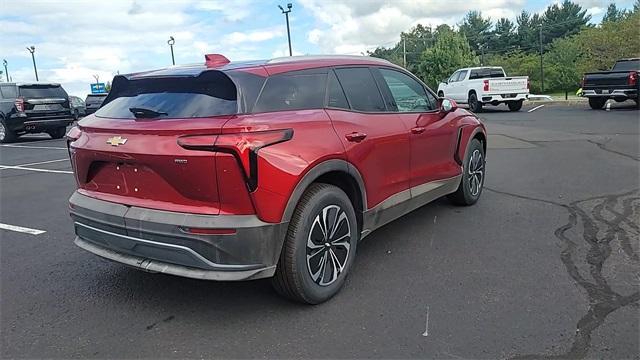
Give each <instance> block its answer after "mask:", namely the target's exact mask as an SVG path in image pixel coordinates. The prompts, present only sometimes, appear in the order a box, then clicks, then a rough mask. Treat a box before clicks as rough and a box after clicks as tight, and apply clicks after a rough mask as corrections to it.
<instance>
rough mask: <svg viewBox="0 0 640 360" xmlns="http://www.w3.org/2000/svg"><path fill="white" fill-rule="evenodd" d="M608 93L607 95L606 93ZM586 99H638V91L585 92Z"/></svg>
mask: <svg viewBox="0 0 640 360" xmlns="http://www.w3.org/2000/svg"><path fill="white" fill-rule="evenodd" d="M604 91H606V93H605V92H604ZM583 96H585V97H606V98H629V99H637V98H638V90H637V89H613V90H588V89H587V90H583Z"/></svg>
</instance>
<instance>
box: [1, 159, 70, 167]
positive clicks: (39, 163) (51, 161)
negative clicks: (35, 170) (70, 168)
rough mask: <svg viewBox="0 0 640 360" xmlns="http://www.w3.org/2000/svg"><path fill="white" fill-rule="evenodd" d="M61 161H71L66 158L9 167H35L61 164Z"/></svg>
mask: <svg viewBox="0 0 640 360" xmlns="http://www.w3.org/2000/svg"><path fill="white" fill-rule="evenodd" d="M60 161H69V159H68V158H64V159H57V160H47V161H39V162H34V163H28V164H20V165H7V166H33V165H41V164H50V163H54V162H60ZM0 166H4V165H0Z"/></svg>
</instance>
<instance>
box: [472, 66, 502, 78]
mask: <svg viewBox="0 0 640 360" xmlns="http://www.w3.org/2000/svg"><path fill="white" fill-rule="evenodd" d="M504 76H505V75H504V71H502V69H497V68H484V69H474V70H471V74H470V75H469V80H473V79H486V78H501V77H504Z"/></svg>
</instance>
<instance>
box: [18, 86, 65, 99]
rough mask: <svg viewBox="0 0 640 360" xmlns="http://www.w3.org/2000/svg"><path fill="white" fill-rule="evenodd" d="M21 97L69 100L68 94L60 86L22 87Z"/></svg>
mask: <svg viewBox="0 0 640 360" xmlns="http://www.w3.org/2000/svg"><path fill="white" fill-rule="evenodd" d="M18 93H19V94H20V96H22V97H25V98H27V99H46V98H59V99H60V98H67V97H68V95H67V92H66V91H64V89H63V88H62V86H60V85H22V86H20V87H19V90H18Z"/></svg>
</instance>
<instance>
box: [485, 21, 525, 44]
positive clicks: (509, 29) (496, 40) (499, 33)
mask: <svg viewBox="0 0 640 360" xmlns="http://www.w3.org/2000/svg"><path fill="white" fill-rule="evenodd" d="M490 44H491V45H490V47H489V48H490V49H491V50H493V51H495V52H504V51H506V50H509V49H511V48H513V47H514V46H517V45H518V36H517V34H516V27H515V25H514V23H513V22H511V20H509V19H507V18H501V19H500V20H498V21H497V22H496V25H495V29H494V31H493V37H492V41H491V42H490Z"/></svg>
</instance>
